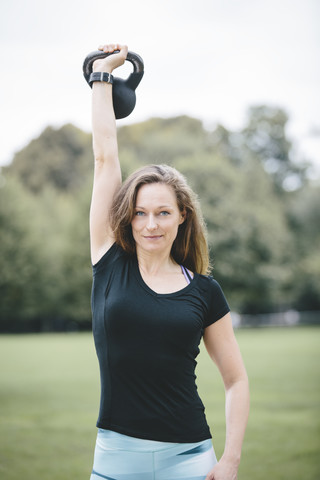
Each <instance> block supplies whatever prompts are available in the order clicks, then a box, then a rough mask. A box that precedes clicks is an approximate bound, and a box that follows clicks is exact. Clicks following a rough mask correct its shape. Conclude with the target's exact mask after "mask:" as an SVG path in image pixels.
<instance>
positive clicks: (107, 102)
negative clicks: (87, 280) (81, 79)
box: [90, 44, 128, 264]
mask: <svg viewBox="0 0 320 480" xmlns="http://www.w3.org/2000/svg"><path fill="white" fill-rule="evenodd" d="M100 50H103V51H105V52H114V51H115V50H120V53H116V54H113V55H110V56H108V57H106V58H104V59H99V60H96V61H95V62H94V64H93V71H94V72H107V73H112V72H113V70H114V69H115V68H117V67H119V66H120V65H122V64H123V63H124V62H125V60H126V57H127V53H128V47H127V46H121V45H118V44H112V45H105V46H103V47H100ZM92 135H93V153H94V179H93V191H92V200H91V208H90V246H91V261H92V263H93V264H95V263H97V262H98V260H100V258H101V257H102V256H103V255H104V254H105V252H106V251H107V250H108V249H109V248H110V247H111V245H112V243H113V240H114V239H113V232H112V230H111V228H110V223H109V212H110V207H111V204H112V200H113V197H114V194H115V193H116V191H117V190H118V189H119V187H120V185H121V170H120V164H119V158H118V143H117V129H116V121H115V116H114V111H113V105H112V85H111V84H109V83H106V82H94V83H93V85H92Z"/></svg>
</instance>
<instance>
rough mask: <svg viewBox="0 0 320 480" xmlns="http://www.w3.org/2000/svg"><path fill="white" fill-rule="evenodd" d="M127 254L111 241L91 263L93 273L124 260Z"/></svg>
mask: <svg viewBox="0 0 320 480" xmlns="http://www.w3.org/2000/svg"><path fill="white" fill-rule="evenodd" d="M127 259H128V254H126V252H125V251H124V250H123V249H122V248H121V247H120V246H119V245H117V244H116V243H113V244H112V245H111V247H110V248H109V249H108V250H107V252H106V253H105V254H104V255H103V256H102V257H101V258H100V260H99V261H98V262H97V263H95V264H94V265H92V271H93V275H96V274H97V273H99V272H101V271H105V270H106V269H108V268H110V267H112V266H113V265H115V264H116V263H117V262H126V261H127Z"/></svg>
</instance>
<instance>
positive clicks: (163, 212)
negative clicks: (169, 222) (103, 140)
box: [160, 210, 170, 217]
mask: <svg viewBox="0 0 320 480" xmlns="http://www.w3.org/2000/svg"><path fill="white" fill-rule="evenodd" d="M160 215H162V216H164V217H165V216H167V215H170V213H169V212H167V211H166V210H163V211H162V212H160Z"/></svg>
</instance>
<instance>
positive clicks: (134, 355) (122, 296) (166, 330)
mask: <svg viewBox="0 0 320 480" xmlns="http://www.w3.org/2000/svg"><path fill="white" fill-rule="evenodd" d="M228 311H229V307H228V304H227V302H226V299H225V297H224V295H223V293H222V290H221V288H220V286H219V284H218V283H217V282H216V281H215V280H214V279H213V278H212V277H208V276H204V275H199V274H197V273H195V274H194V278H193V279H192V280H191V282H190V284H189V285H188V286H186V287H185V288H183V289H182V290H179V291H178V292H174V293H169V294H158V293H156V292H154V291H153V290H151V289H150V288H149V287H148V285H146V283H145V282H144V281H143V279H142V277H141V274H140V271H139V266H138V262H137V258H136V257H135V256H128V255H127V254H126V253H125V252H124V251H123V250H122V249H121V248H120V247H119V246H117V245H116V244H114V245H113V246H112V247H111V248H110V250H109V251H108V252H107V253H106V254H105V255H104V256H103V257H102V258H101V259H100V261H99V262H98V263H97V264H96V265H94V266H93V287H92V312H93V335H94V341H95V346H96V351H97V356H98V359H99V364H100V377H101V401H100V412H99V418H98V421H97V426H98V427H99V428H104V429H109V430H113V431H116V432H119V433H122V434H125V435H129V436H133V437H137V438H144V439H149V440H157V441H164V442H175V443H180V442H181V443H184V442H187V443H188V442H200V441H202V440H205V439H208V438H210V437H211V434H210V430H209V427H208V425H207V422H206V418H205V414H204V406H203V403H202V401H201V400H200V397H199V395H198V392H197V387H196V382H195V380H196V375H195V367H196V364H197V362H196V357H197V355H198V353H199V344H200V341H201V337H202V335H203V332H204V328H205V327H207V326H208V325H210V324H212V323H214V322H215V321H217V320H219V319H220V318H221V317H223V316H224V315H225V314H226V313H227V312H228Z"/></svg>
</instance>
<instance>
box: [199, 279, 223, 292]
mask: <svg viewBox="0 0 320 480" xmlns="http://www.w3.org/2000/svg"><path fill="white" fill-rule="evenodd" d="M198 283H199V286H200V288H201V289H203V290H205V291H206V292H208V293H209V294H210V295H212V294H215V293H220V292H222V288H221V286H220V284H219V282H217V280H215V279H214V278H213V277H212V276H211V275H201V274H198Z"/></svg>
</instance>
